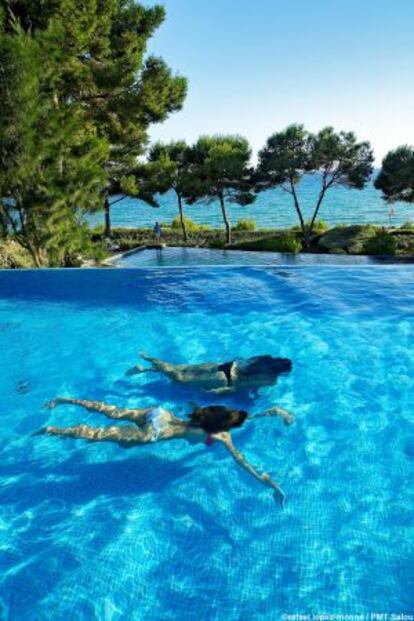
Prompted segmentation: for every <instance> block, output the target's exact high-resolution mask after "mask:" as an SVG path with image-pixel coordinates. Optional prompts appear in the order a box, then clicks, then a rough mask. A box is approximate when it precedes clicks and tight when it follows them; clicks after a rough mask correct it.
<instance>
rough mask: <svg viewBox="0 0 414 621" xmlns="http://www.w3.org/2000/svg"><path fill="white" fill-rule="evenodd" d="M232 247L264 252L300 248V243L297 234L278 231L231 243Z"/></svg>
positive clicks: (287, 250)
mask: <svg viewBox="0 0 414 621" xmlns="http://www.w3.org/2000/svg"><path fill="white" fill-rule="evenodd" d="M232 248H235V249H238V250H262V251H265V252H293V253H297V252H300V251H301V250H302V243H301V241H300V240H299V239H298V237H297V235H295V234H294V233H292V232H290V231H285V232H283V233H278V234H277V235H272V236H269V237H263V238H261V239H255V240H250V241H246V242H239V243H237V244H233V246H232Z"/></svg>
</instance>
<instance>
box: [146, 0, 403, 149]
mask: <svg viewBox="0 0 414 621" xmlns="http://www.w3.org/2000/svg"><path fill="white" fill-rule="evenodd" d="M160 3H161V4H164V6H165V8H166V11H167V19H166V21H165V23H164V25H163V26H162V27H161V28H160V30H158V32H157V33H156V34H155V36H154V38H153V40H152V41H151V44H150V47H149V50H150V52H152V53H155V54H157V55H161V56H163V57H164V59H165V60H166V61H167V62H168V64H169V65H170V66H171V67H172V68H173V69H175V70H177V71H178V72H179V73H181V74H183V75H185V76H187V77H188V79H189V92H188V97H187V100H186V103H185V105H184V108H183V111H182V112H179V113H177V114H175V115H173V116H172V117H170V119H169V120H167V121H166V122H165V123H163V124H162V125H158V126H156V127H155V128H154V129H153V130H152V132H151V137H152V139H161V140H170V139H178V138H185V139H187V140H188V141H193V140H194V139H196V138H197V137H198V136H199V135H200V134H203V133H240V134H242V135H245V136H246V137H247V138H248V139H249V140H250V141H251V143H252V146H253V149H254V150H255V151H257V149H258V148H260V147H261V146H262V145H263V143H264V142H265V140H266V138H267V136H269V135H270V134H271V133H273V132H274V131H277V130H280V129H282V128H284V127H285V126H286V125H288V124H289V123H293V122H301V123H303V124H304V125H305V126H306V127H307V128H308V129H310V130H312V131H315V130H318V129H320V128H321V127H323V126H326V125H333V126H334V127H335V128H336V129H338V130H339V129H345V130H354V131H355V132H356V134H357V135H358V137H359V138H360V139H366V140H370V141H371V143H372V145H373V147H374V150H375V155H376V158H377V161H380V160H381V158H382V157H383V156H384V155H385V153H386V152H387V151H388V150H389V149H392V148H394V147H395V146H397V145H399V144H403V143H410V144H414V122H413V121H414V118H413V117H414V0H313V1H311V0H296V1H292V0H286V1H281V0H254V1H253V0H165V1H164V2H160ZM147 4H154V2H147Z"/></svg>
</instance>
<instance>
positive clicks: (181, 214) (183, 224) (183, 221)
mask: <svg viewBox="0 0 414 621" xmlns="http://www.w3.org/2000/svg"><path fill="white" fill-rule="evenodd" d="M177 197H178V209H179V210H180V222H181V228H182V229H183V235H184V241H185V243H187V242H188V235H187V228H186V226H185V220H184V211H183V200H182V198H181V194H180V193H179V192H177Z"/></svg>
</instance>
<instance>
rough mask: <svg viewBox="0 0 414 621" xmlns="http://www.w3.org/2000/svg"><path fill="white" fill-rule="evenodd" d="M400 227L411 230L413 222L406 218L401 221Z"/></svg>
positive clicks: (413, 226) (413, 227)
mask: <svg viewBox="0 0 414 621" xmlns="http://www.w3.org/2000/svg"><path fill="white" fill-rule="evenodd" d="M400 229H408V230H409V231H413V230H414V222H411V221H410V220H408V221H407V222H403V224H402V225H401V226H400Z"/></svg>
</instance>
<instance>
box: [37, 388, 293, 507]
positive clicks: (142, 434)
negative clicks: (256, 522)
mask: <svg viewBox="0 0 414 621" xmlns="http://www.w3.org/2000/svg"><path fill="white" fill-rule="evenodd" d="M64 403H66V404H70V405H79V406H81V407H83V408H85V409H87V410H89V411H91V412H100V413H101V414H103V415H104V416H106V417H107V418H111V419H115V420H128V421H131V422H132V423H134V425H128V426H120V427H116V426H112V427H89V426H88V425H76V426H74V427H52V426H48V427H44V428H43V429H41V430H40V431H38V432H37V434H36V435H38V434H49V435H52V436H62V437H65V438H81V439H84V440H89V441H92V442H115V443H117V444H118V445H119V446H122V447H124V448H131V447H133V446H139V445H142V444H149V443H150V442H161V441H163V440H178V439H182V440H186V441H187V442H190V443H191V444H197V443H205V444H206V445H207V446H210V445H211V444H212V443H213V442H214V441H215V440H217V441H219V442H221V443H222V444H224V446H225V447H226V449H227V450H228V451H229V452H230V454H231V455H232V457H233V458H234V459H235V460H236V462H237V463H238V464H239V465H240V466H242V467H243V468H244V469H245V470H246V471H247V472H248V473H249V474H251V475H252V476H253V477H254V478H255V479H257V480H258V481H259V482H260V483H262V484H263V485H266V486H267V487H270V488H272V489H273V490H274V495H275V499H276V500H277V501H278V502H280V503H281V504H282V505H283V501H284V494H283V492H282V490H281V489H280V487H279V486H278V484H277V483H275V482H274V481H273V479H271V477H270V476H269V475H268V474H267V473H266V472H264V473H262V474H259V473H258V472H257V471H256V470H255V468H253V466H252V465H251V464H250V463H249V462H248V461H247V460H246V458H245V457H244V456H243V454H242V453H240V452H239V451H238V450H237V449H236V447H235V446H234V444H233V441H232V438H231V435H230V430H231V429H233V428H236V427H241V426H242V425H243V423H244V422H245V421H246V420H252V419H255V418H259V417H261V416H279V417H281V418H282V420H283V421H284V423H285V424H291V423H292V422H293V418H292V416H291V415H290V414H289V413H288V412H286V410H283V409H282V408H279V407H273V408H270V409H269V410H266V412H263V414H257V415H255V416H249V415H248V414H247V412H244V411H243V410H230V409H228V408H226V407H224V406H222V405H211V406H208V407H197V408H195V409H194V411H193V412H192V413H191V414H190V416H189V418H188V420H183V419H181V418H178V417H177V416H174V414H172V412H168V411H167V410H164V409H163V408H161V407H156V408H144V409H125V408H118V407H116V406H115V405H108V404H106V403H101V402H99V401H86V400H82V399H73V398H71V397H59V398H57V399H54V400H53V401H51V402H50V403H48V404H47V407H48V408H49V409H53V408H55V407H56V406H58V405H62V404H64Z"/></svg>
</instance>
